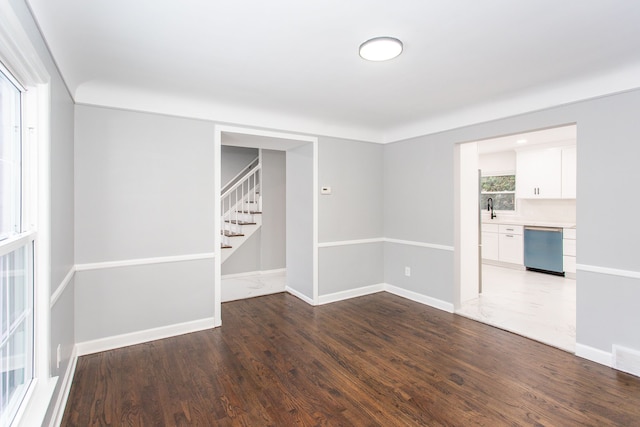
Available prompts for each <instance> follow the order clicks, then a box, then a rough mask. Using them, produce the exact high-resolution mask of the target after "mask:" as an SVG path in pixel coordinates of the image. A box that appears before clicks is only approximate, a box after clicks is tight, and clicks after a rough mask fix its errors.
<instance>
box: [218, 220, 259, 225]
mask: <svg viewBox="0 0 640 427" xmlns="http://www.w3.org/2000/svg"><path fill="white" fill-rule="evenodd" d="M224 222H228V223H229V224H236V225H256V223H255V222H249V221H236V220H235V219H231V220H229V219H227V220H225V221H224Z"/></svg>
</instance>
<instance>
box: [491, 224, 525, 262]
mask: <svg viewBox="0 0 640 427" xmlns="http://www.w3.org/2000/svg"><path fill="white" fill-rule="evenodd" d="M522 230H523V228H522V226H521V225H504V224H482V258H483V259H485V260H492V261H500V262H508V263H511V264H518V265H523V264H524V244H523V231H522Z"/></svg>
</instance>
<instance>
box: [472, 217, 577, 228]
mask: <svg viewBox="0 0 640 427" xmlns="http://www.w3.org/2000/svg"><path fill="white" fill-rule="evenodd" d="M482 223H483V224H502V225H530V226H533V227H560V228H576V224H575V223H573V224H572V223H568V222H558V221H547V220H539V219H527V218H520V217H510V218H509V217H502V218H500V217H498V218H494V219H489V218H488V217H487V218H482Z"/></svg>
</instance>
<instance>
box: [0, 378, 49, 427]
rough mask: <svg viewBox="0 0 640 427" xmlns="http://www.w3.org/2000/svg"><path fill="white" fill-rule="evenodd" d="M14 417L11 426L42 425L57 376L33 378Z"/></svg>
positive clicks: (30, 426) (31, 426)
mask: <svg viewBox="0 0 640 427" xmlns="http://www.w3.org/2000/svg"><path fill="white" fill-rule="evenodd" d="M33 382H34V384H32V385H31V386H30V387H29V391H28V392H27V395H26V396H25V397H24V399H23V401H22V402H23V403H22V405H20V409H19V411H18V413H17V414H16V417H15V418H14V421H13V423H12V424H11V425H12V426H17V427H33V426H39V425H42V421H43V420H44V417H45V415H46V414H47V408H48V407H49V402H51V398H52V397H53V392H54V391H55V389H56V384H57V383H58V377H47V378H35V379H34V380H33Z"/></svg>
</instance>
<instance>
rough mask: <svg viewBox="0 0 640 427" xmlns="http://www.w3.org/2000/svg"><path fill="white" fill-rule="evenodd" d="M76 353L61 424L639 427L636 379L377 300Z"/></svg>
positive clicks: (300, 308) (246, 316)
mask: <svg viewBox="0 0 640 427" xmlns="http://www.w3.org/2000/svg"><path fill="white" fill-rule="evenodd" d="M222 316H223V326H222V327H220V328H217V329H213V330H207V331H202V332H197V333H193V334H187V335H182V336H179V337H174V338H168V339H165V340H159V341H154V342H150V343H145V344H140V345H136V346H131V347H126V348H122V349H117V350H111V351H107V352H104V353H99V354H93V355H88V356H83V357H80V358H79V360H78V364H77V369H76V373H75V377H74V381H73V384H72V388H71V393H70V396H69V399H68V403H67V408H66V411H65V415H64V419H63V422H62V425H63V426H94V425H95V426H129V425H130V426H289V425H303V426H411V425H416V426H419V425H426V426H439V425H442V426H460V425H464V426H467V425H480V426H502V425H505V426H506V425H510V426H511V425H523V426H525V425H531V426H609V425H611V426H640V378H638V377H634V376H632V375H628V374H625V373H622V372H619V371H615V370H613V369H610V368H607V367H604V366H602V365H598V364H596V363H593V362H590V361H587V360H584V359H581V358H578V357H576V356H573V355H571V354H569V353H566V352H563V351H561V350H558V349H555V348H552V347H549V346H546V345H544V344H540V343H537V342H534V341H531V340H528V339H526V338H523V337H520V336H518V335H514V334H512V333H509V332H506V331H502V330H500V329H496V328H493V327H490V326H487V325H483V324H480V323H477V322H474V321H472V320H469V319H466V318H463V317H460V316H456V315H454V314H451V313H446V312H443V311H440V310H436V309H433V308H430V307H427V306H424V305H421V304H417V303H414V302H412V301H409V300H406V299H403V298H400V297H397V296H394V295H390V294H387V293H378V294H374V295H369V296H366V297H361V298H354V299H351V300H347V301H342V302H338V303H334V304H329V305H325V306H319V307H311V306H309V305H307V304H306V303H304V302H302V301H300V300H298V299H297V298H295V297H293V296H291V295H289V294H284V293H283V294H275V295H269V296H265V297H260V298H253V299H249V300H241V301H234V302H230V303H225V304H223V312H222Z"/></svg>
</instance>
